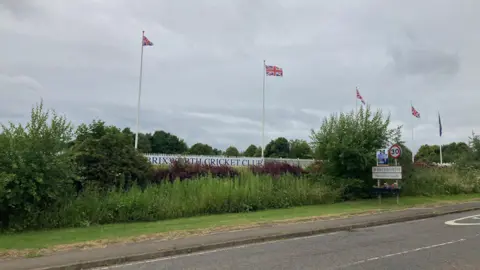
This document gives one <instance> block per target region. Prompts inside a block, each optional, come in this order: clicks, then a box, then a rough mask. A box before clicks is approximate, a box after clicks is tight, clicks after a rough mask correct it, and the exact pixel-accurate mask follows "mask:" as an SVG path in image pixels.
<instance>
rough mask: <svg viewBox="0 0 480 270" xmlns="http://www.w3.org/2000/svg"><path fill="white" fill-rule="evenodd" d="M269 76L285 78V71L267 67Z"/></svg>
mask: <svg viewBox="0 0 480 270" xmlns="http://www.w3.org/2000/svg"><path fill="white" fill-rule="evenodd" d="M265 72H266V73H267V76H277V77H283V69H282V68H281V67H278V66H265Z"/></svg>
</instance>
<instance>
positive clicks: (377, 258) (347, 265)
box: [339, 238, 467, 268]
mask: <svg viewBox="0 0 480 270" xmlns="http://www.w3.org/2000/svg"><path fill="white" fill-rule="evenodd" d="M465 240H467V239H464V238H462V239H459V240H455V241H450V242H445V243H441V244H436V245H431V246H425V247H420V248H416V249H410V250H406V251H402V252H398V253H392V254H387V255H383V256H379V257H372V258H368V259H365V260H361V261H356V262H353V263H349V264H345V265H342V266H340V267H339V268H346V267H350V266H354V265H359V264H362V263H366V262H371V261H377V260H381V259H386V258H390V257H393V256H399V255H404V254H408V253H412V252H418V251H422V250H426V249H432V248H436V247H441V246H446V245H450V244H455V243H458V242H462V241H465Z"/></svg>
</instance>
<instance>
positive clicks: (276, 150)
mask: <svg viewBox="0 0 480 270" xmlns="http://www.w3.org/2000/svg"><path fill="white" fill-rule="evenodd" d="M289 153H290V143H289V142H288V140H287V139H286V138H284V137H278V138H276V139H275V140H272V141H270V142H269V143H268V144H267V146H265V152H264V154H265V157H273V158H287V157H288V155H289Z"/></svg>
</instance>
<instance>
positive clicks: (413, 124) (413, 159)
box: [410, 100, 416, 163]
mask: <svg viewBox="0 0 480 270" xmlns="http://www.w3.org/2000/svg"><path fill="white" fill-rule="evenodd" d="M412 108H413V103H412V101H411V100H410V114H411V115H412V116H414V115H413V110H412ZM415 117H416V116H415ZM414 129H415V122H414V119H413V118H412V163H415V154H413V147H414V143H413V134H414V131H413V130H414Z"/></svg>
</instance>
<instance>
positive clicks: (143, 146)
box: [122, 128, 152, 153]
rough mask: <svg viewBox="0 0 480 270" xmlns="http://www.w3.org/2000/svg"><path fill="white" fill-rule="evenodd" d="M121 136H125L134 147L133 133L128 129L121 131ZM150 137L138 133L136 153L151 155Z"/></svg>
mask: <svg viewBox="0 0 480 270" xmlns="http://www.w3.org/2000/svg"><path fill="white" fill-rule="evenodd" d="M122 133H123V134H126V135H127V136H129V137H130V138H131V144H132V145H134V146H135V133H133V132H132V131H131V130H130V128H124V129H123V130H122ZM151 140H152V135H151V134H150V133H147V134H144V133H138V151H140V152H142V153H152V144H151Z"/></svg>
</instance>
